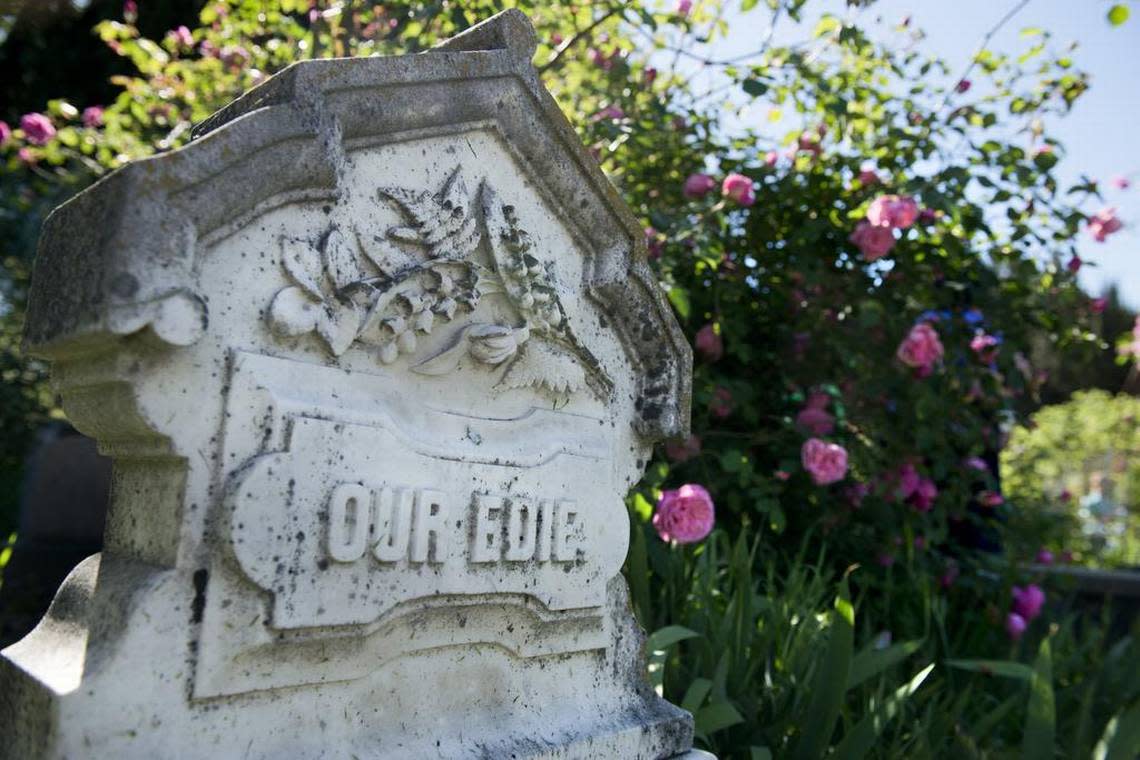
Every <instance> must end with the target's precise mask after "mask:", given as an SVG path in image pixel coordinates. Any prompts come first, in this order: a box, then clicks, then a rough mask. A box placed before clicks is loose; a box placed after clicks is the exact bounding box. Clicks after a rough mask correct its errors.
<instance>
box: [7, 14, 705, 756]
mask: <svg viewBox="0 0 1140 760" xmlns="http://www.w3.org/2000/svg"><path fill="white" fill-rule="evenodd" d="M533 53H534V36H533V30H532V29H531V27H530V25H529V23H528V22H527V21H526V19H525V17H523V16H522V15H521V14H519V13H517V12H506V13H503V14H500V15H499V16H497V17H495V18H494V19H492V20H490V21H488V22H486V23H484V24H482V25H480V26H478V27H475V28H474V29H472V30H471V31H469V32H468V33H466V34H464V35H462V36H460V37H457V38H455V39H453V40H451V41H449V42H447V43H445V44H444V45H442V46H441V47H440V48H438V49H437V50H435V51H433V52H431V53H428V54H424V55H419V56H407V57H397V58H388V59H379V58H372V59H356V60H333V61H310V62H305V63H302V64H299V65H296V66H294V67H292V68H290V69H288V70H286V71H284V72H282V73H281V74H279V75H278V76H276V77H274V78H272V79H271V80H269V81H267V82H266V83H265V84H263V85H262V86H260V87H258V88H257V89H255V90H253V91H252V92H250V93H248V94H247V95H245V96H244V97H242V98H241V99H239V100H238V101H236V102H235V103H233V104H232V105H230V106H229V107H227V108H226V109H223V110H222V111H220V112H219V113H218V114H216V115H215V116H214V117H212V118H211V119H209V120H208V121H207V122H206V123H204V124H202V125H200V127H199V128H198V130H197V132H196V136H195V140H194V141H193V142H192V143H191V144H190V145H189V146H188V147H186V148H184V149H183V150H180V151H176V152H174V153H170V154H166V155H162V156H157V157H155V158H152V159H148V160H145V161H140V162H137V163H135V164H133V165H131V166H129V167H127V168H125V169H124V170H122V171H120V172H117V173H115V174H114V175H112V176H110V177H108V178H107V179H106V180H104V181H103V182H100V183H99V184H98V185H96V186H94V187H93V188H91V189H90V190H88V191H86V192H84V193H82V194H80V195H79V196H78V197H76V198H75V199H74V200H72V201H71V202H69V203H67V204H65V205H64V206H62V207H61V208H60V209H58V210H57V211H56V212H55V213H54V214H53V215H52V217H51V218H50V219H49V220H48V222H47V224H46V225H45V229H44V234H43V238H42V241H41V247H40V251H39V256H38V259H37V262H36V272H35V280H34V287H33V293H32V297H31V304H30V307H29V313H28V319H27V331H26V336H25V337H26V345H27V348H28V350H29V351H31V352H33V353H35V354H38V355H41V356H44V357H47V358H49V359H51V360H52V361H53V378H54V382H55V383H56V386H57V388H58V390H59V392H60V393H61V395H62V398H63V403H64V407H65V409H66V411H67V413H68V415H69V417H70V418H71V419H72V420H74V422H75V424H76V426H77V427H78V428H79V429H80V430H82V431H83V432H85V433H87V434H89V435H91V436H92V437H94V438H96V439H97V440H98V442H99V445H100V448H101V450H102V451H103V452H105V453H107V454H108V455H110V456H111V457H112V458H113V460H114V477H113V481H112V502H111V507H110V511H109V514H108V520H107V530H106V535H105V548H104V551H103V553H102V555H101V557H100V556H95V557H92V558H91V559H89V560H86V561H85V562H84V563H83V564H81V565H80V566H79V567H78V568H76V570H75V571H74V572H73V573H72V575H71V576H70V577H69V578H68V579H67V581H66V582H65V583H64V585H63V587H62V588H61V589H60V591H59V593H58V594H57V596H56V600H55V602H54V603H53V606H52V608H51V610H50V611H49V613H48V615H47V616H46V617H45V618H44V620H43V621H42V622H41V624H40V625H39V627H37V629H36V630H35V631H34V632H33V633H32V634H30V635H29V636H28V637H27V638H25V639H24V640H22V641H21V642H19V643H17V644H15V645H13V646H12V647H10V648H8V649H7V650H5V651H4V653H3V658H0V671H2V673H0V678H2V681H3V683H4V684H5V688H4V689H3V690H0V716H2V722H3V724H4V725H5V726H10V727H11V728H10V729H9V733H8V736H7V737H6V738H7V739H8V742H9V743H8V744H7V745H6V746H5V747H4V749H3V753H4V754H5V755H6V756H8V757H36V756H50V757H63V756H69V757H80V756H85V757H86V756H98V757H112V756H113V757H158V756H169V755H172V754H174V755H178V756H180V757H219V756H224V757H230V756H234V757H236V756H241V757H290V758H297V757H319V756H329V757H333V756H335V757H352V756H356V757H393V758H395V757H400V758H407V757H417V758H418V757H457V756H472V757H605V758H617V757H621V758H627V757H628V758H654V757H670V756H674V755H676V754H681V753H684V752H686V751H687V750H688V749H689V747H690V746H691V734H692V727H691V719H690V717H689V716H688V715H687V714H685V713H684V712H682V711H681V710H679V709H678V708H676V707H673V706H672V705H669V704H668V703H666V702H664V701H663V700H661V699H660V698H659V697H658V696H657V695H655V694H654V693H653V692H652V691H651V690H650V689H649V688H648V686H647V684H646V682H645V679H644V677H643V658H642V654H641V651H640V645H641V637H640V633H639V631H638V630H637V627H636V625H635V623H634V621H633V618H632V615H631V614H630V611H629V607H628V603H627V600H626V591H625V583H624V580H623V579H622V577H621V574H620V569H621V565H622V562H623V560H624V558H625V554H626V549H627V545H628V533H629V531H628V522H627V516H626V512H625V508H624V506H623V503H622V497H623V495H624V494H625V492H626V490H627V489H628V487H629V486H630V484H631V483H633V482H634V481H635V480H636V479H638V478H639V477H640V475H641V472H642V469H643V466H644V463H645V461H646V460H647V458H648V456H649V453H650V447H651V445H652V443H653V441H654V440H656V439H658V438H661V437H664V436H676V435H682V434H684V433H685V432H686V428H687V415H688V401H689V398H688V396H689V368H690V355H689V352H688V347H687V345H686V343H685V341H684V339H683V337H682V336H681V334H680V332H679V330H678V328H677V326H676V324H675V323H674V321H673V319H672V316H671V314H670V312H669V309H668V307H667V305H666V304H665V303H664V300H663V298H662V296H661V294H660V291H659V288H658V286H657V285H656V283H655V281H654V279H653V277H652V275H651V273H650V271H649V270H648V268H647V267H646V265H645V262H644V250H643V246H644V242H643V236H642V233H641V230H640V227H639V225H638V224H637V223H636V220H635V219H633V218H632V216H631V215H630V214H629V212H628V210H627V209H626V208H625V207H624V205H623V204H622V203H621V201H620V199H619V198H618V197H617V196H616V193H615V192H614V190H613V188H612V187H611V186H610V185H609V184H608V183H607V181H606V180H605V178H604V176H603V175H602V174H601V173H600V172H599V170H598V169H597V167H596V165H595V164H594V163H593V162H592V159H590V158H589V156H588V155H587V154H586V153H585V152H584V151H583V150H582V148H581V146H580V145H579V144H578V142H577V138H576V136H575V134H574V132H573V130H572V129H571V128H570V126H569V124H567V123H566V121H565V119H564V118H563V117H562V115H561V113H560V112H559V111H558V109H557V106H556V104H555V103H554V102H553V100H552V99H551V98H550V97H549V95H548V94H547V93H546V92H545V91H544V90H543V89H542V87H541V85H540V84H539V82H538V79H537V77H536V74H535V72H534V70H533V68H532V67H531V65H530V59H531V57H532V56H533Z"/></svg>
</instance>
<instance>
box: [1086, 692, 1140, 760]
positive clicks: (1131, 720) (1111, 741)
mask: <svg viewBox="0 0 1140 760" xmlns="http://www.w3.org/2000/svg"><path fill="white" fill-rule="evenodd" d="M1137 757H1140V702H1137V703H1136V704H1134V705H1132V706H1131V707H1129V708H1128V709H1127V710H1124V711H1123V712H1119V713H1117V714H1116V715H1114V716H1113V717H1112V720H1110V721H1109V722H1108V725H1107V726H1105V728H1104V734H1103V735H1102V736H1101V737H1100V741H1099V742H1097V745H1096V749H1095V750H1093V760H1136V758H1137Z"/></svg>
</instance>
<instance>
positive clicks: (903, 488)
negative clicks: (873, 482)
mask: <svg viewBox="0 0 1140 760" xmlns="http://www.w3.org/2000/svg"><path fill="white" fill-rule="evenodd" d="M894 479H895V481H896V483H895V487H894V490H893V492H892V494H891V495H892V496H893V497H894V498H895V499H909V498H910V497H911V494H913V493H914V492H915V491H916V490H918V485H919V483H921V482H922V477H921V476H920V475H919V474H918V470H916V469H914V465H913V464H911V463H910V462H905V463H903V465H902V466H901V467H899V469H898V472H897V473H895V476H894Z"/></svg>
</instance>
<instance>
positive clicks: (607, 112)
mask: <svg viewBox="0 0 1140 760" xmlns="http://www.w3.org/2000/svg"><path fill="white" fill-rule="evenodd" d="M624 118H625V111H623V110H621V106H617V105H612V104H611V105H608V106H606V107H605V108H603V109H602V110H600V111H598V112H597V113H596V114H594V121H606V120H610V121H617V120H619V119H624Z"/></svg>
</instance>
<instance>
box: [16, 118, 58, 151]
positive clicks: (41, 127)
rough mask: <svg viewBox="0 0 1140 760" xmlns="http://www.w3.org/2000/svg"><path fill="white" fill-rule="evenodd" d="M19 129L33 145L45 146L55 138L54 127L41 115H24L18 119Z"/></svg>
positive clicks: (49, 120)
mask: <svg viewBox="0 0 1140 760" xmlns="http://www.w3.org/2000/svg"><path fill="white" fill-rule="evenodd" d="M20 129H22V130H24V136H25V137H27V138H28V142H30V143H32V144H33V145H45V144H47V142H48V141H50V140H51V138H53V137H55V125H54V124H52V123H51V119H49V118H48V117H46V116H44V115H43V114H42V113H26V114H24V115H23V116H22V117H21V118H20Z"/></svg>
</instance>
